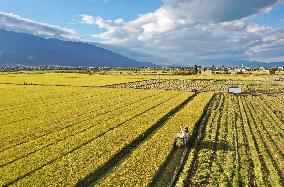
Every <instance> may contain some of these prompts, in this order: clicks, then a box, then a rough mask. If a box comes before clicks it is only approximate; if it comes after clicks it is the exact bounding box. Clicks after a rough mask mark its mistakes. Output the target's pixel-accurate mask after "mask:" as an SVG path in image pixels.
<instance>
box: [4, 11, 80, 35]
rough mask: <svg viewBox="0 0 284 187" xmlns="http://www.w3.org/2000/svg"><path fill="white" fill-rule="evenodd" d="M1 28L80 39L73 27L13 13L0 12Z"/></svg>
mask: <svg viewBox="0 0 284 187" xmlns="http://www.w3.org/2000/svg"><path fill="white" fill-rule="evenodd" d="M0 29H5V30H10V31H16V32H24V33H29V34H34V35H39V36H42V37H46V38H59V39H63V40H79V37H78V35H77V34H76V32H75V31H74V30H73V29H67V28H62V27H58V26H54V25H50V24H45V23H39V22H35V21H32V20H29V19H25V18H22V17H20V16H18V15H15V14H11V13H3V12H0Z"/></svg>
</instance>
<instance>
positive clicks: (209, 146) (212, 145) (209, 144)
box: [200, 141, 234, 151]
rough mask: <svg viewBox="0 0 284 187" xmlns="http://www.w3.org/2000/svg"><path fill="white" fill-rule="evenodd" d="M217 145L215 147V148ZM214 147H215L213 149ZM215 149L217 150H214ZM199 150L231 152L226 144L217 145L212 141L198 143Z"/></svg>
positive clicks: (224, 142) (232, 148)
mask: <svg viewBox="0 0 284 187" xmlns="http://www.w3.org/2000/svg"><path fill="white" fill-rule="evenodd" d="M216 145H217V146H216ZM215 146H216V147H215ZM216 148H217V149H216ZM200 149H209V150H223V151H233V150H234V147H232V146H231V145H230V144H229V143H228V142H226V141H221V142H218V143H215V142H212V141H202V142H201V143H200Z"/></svg>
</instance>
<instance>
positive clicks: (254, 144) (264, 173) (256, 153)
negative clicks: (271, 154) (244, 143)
mask: <svg viewBox="0 0 284 187" xmlns="http://www.w3.org/2000/svg"><path fill="white" fill-rule="evenodd" d="M240 104H241V110H243V111H242V114H243V115H244V116H245V119H246V123H245V131H246V132H248V138H249V139H250V141H249V143H250V147H251V150H252V151H253V154H252V156H253V160H254V162H255V163H254V164H255V166H256V172H255V173H256V177H257V180H256V182H257V185H258V186H263V185H265V186H272V184H271V181H270V180H269V169H268V166H267V163H266V162H265V157H264V156H263V154H262V149H261V147H260V145H259V144H258V141H257V139H256V136H255V134H254V131H253V128H252V124H251V123H252V122H251V116H250V114H249V111H248V110H247V108H246V107H245V105H244V104H243V100H241V99H240Z"/></svg>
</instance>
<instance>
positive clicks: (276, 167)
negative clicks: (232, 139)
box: [246, 101, 284, 186]
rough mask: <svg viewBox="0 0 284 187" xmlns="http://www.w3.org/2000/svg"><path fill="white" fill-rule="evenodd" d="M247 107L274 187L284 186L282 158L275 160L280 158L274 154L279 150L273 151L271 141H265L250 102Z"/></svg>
mask: <svg viewBox="0 0 284 187" xmlns="http://www.w3.org/2000/svg"><path fill="white" fill-rule="evenodd" d="M246 106H247V108H248V111H249V114H250V116H251V120H252V124H254V129H255V130H256V132H257V134H256V137H257V140H258V144H259V145H260V147H261V148H262V151H263V152H262V155H264V157H265V161H266V162H267V163H268V164H267V166H268V169H269V180H270V181H271V182H272V185H273V186H284V176H283V173H282V171H283V169H284V168H283V160H282V163H281V158H280V160H279V157H278V158H277V159H275V158H274V157H275V156H279V155H277V154H272V153H277V149H276V150H275V149H273V146H271V143H270V141H266V140H265V138H264V135H263V133H262V132H261V131H260V128H259V124H260V122H259V121H258V120H257V118H256V116H255V113H254V112H253V111H252V108H250V107H249V104H248V101H246ZM271 149H272V151H271ZM278 160H279V161H280V163H279V162H278ZM281 166H282V167H281ZM278 179H279V180H278Z"/></svg>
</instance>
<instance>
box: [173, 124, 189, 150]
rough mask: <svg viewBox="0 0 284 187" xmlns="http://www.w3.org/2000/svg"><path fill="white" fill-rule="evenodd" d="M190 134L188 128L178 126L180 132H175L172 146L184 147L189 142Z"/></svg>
mask: <svg viewBox="0 0 284 187" xmlns="http://www.w3.org/2000/svg"><path fill="white" fill-rule="evenodd" d="M189 138H190V134H189V131H188V128H187V127H186V128H185V129H184V130H182V128H181V127H180V132H179V133H177V135H176V137H175V140H174V146H175V147H177V148H182V147H186V145H187V144H188V143H189Z"/></svg>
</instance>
